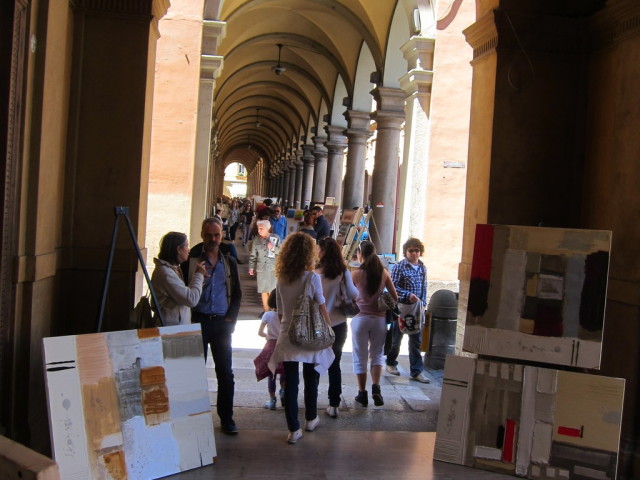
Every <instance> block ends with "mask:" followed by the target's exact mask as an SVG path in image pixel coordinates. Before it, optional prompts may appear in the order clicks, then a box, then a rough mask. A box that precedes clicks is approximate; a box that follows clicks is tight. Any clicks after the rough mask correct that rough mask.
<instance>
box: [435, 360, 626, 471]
mask: <svg viewBox="0 0 640 480" xmlns="http://www.w3.org/2000/svg"><path fill="white" fill-rule="evenodd" d="M624 384H625V381H624V379H621V378H610V377H604V376H600V375H589V374H584V373H575V372H568V371H562V370H555V369H548V368H539V367H534V366H526V365H519V364H512V363H505V362H493V361H486V360H477V359H473V358H468V357H456V356H451V355H449V356H447V359H446V363H445V370H444V377H443V384H442V395H441V397H440V410H439V415H438V426H437V433H436V443H435V449H434V459H436V460H441V461H445V462H449V463H455V464H459V465H466V466H469V467H475V468H480V469H484V470H491V471H494V472H500V473H504V474H509V475H514V476H517V477H525V478H532V479H545V480H548V479H568V480H571V479H585V478H591V479H613V478H615V476H616V469H617V463H618V447H619V443H620V428H621V422H622V404H623V397H624Z"/></svg>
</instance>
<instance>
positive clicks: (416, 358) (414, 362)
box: [387, 320, 424, 377]
mask: <svg viewBox="0 0 640 480" xmlns="http://www.w3.org/2000/svg"><path fill="white" fill-rule="evenodd" d="M405 336H406V337H409V365H410V371H411V376H412V377H415V376H416V375H419V374H421V373H422V371H423V370H424V366H423V363H422V354H421V353H420V342H421V339H422V335H420V334H415V335H405V334H403V333H402V332H401V331H400V327H399V326H398V321H397V320H396V321H393V322H391V348H390V349H389V353H388V354H387V365H390V366H392V367H395V366H397V365H398V360H397V358H398V354H399V353H400V344H401V343H402V337H405Z"/></svg>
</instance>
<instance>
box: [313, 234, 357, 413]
mask: <svg viewBox="0 0 640 480" xmlns="http://www.w3.org/2000/svg"><path fill="white" fill-rule="evenodd" d="M318 258H319V260H318V266H317V267H316V273H317V274H318V275H320V279H321V281H322V294H323V295H324V298H325V301H326V305H327V310H329V314H330V315H331V327H332V328H333V332H334V333H335V335H336V340H335V342H333V354H334V355H335V356H336V358H335V359H334V360H333V363H332V364H331V366H330V367H329V407H328V408H327V415H329V416H330V417H331V418H337V417H338V407H340V399H341V396H342V370H341V369H340V359H341V358H342V347H344V342H345V340H346V339H347V316H346V315H345V314H344V313H342V312H341V311H340V309H339V308H338V307H336V306H335V304H336V298H337V296H338V292H339V291H340V283H342V282H344V283H345V285H346V287H347V290H348V291H349V293H350V295H351V297H352V298H356V296H357V295H358V289H357V288H356V287H355V285H354V284H353V280H352V279H351V272H350V271H349V270H348V269H347V264H346V263H345V261H344V258H343V257H342V253H341V252H340V247H339V246H338V243H337V242H336V241H335V240H334V239H333V238H331V237H325V238H323V239H322V240H320V241H319V242H318Z"/></svg>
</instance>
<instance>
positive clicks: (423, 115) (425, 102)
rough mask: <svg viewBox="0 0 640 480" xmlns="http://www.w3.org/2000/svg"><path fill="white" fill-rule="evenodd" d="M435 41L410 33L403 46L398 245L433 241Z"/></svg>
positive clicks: (430, 243) (434, 230) (435, 230)
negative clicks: (413, 239) (409, 240)
mask: <svg viewBox="0 0 640 480" xmlns="http://www.w3.org/2000/svg"><path fill="white" fill-rule="evenodd" d="M434 42H435V39H433V38H424V37H411V38H410V39H409V41H408V42H407V43H406V44H404V45H403V46H402V52H403V54H404V57H405V58H406V59H407V63H408V67H409V71H408V72H407V73H406V74H405V75H403V76H402V77H401V78H400V88H402V89H403V90H404V91H405V93H406V94H407V97H406V111H405V121H406V123H405V127H404V149H403V161H402V164H401V167H400V182H399V195H398V213H399V214H398V230H397V237H396V244H397V245H399V244H401V242H404V241H405V240H406V239H407V238H409V237H418V238H421V239H422V241H423V242H426V244H429V245H432V242H430V241H429V238H425V235H426V234H427V233H425V232H429V231H430V230H429V229H425V223H426V221H425V219H426V211H427V198H428V197H427V194H428V190H429V176H428V173H429V135H430V132H429V130H430V128H429V127H430V101H431V84H432V81H433V71H432V69H433V47H434ZM441 164H442V162H440V165H441ZM432 198H433V197H432ZM436 198H437V197H436ZM441 200H444V199H443V198H441ZM433 232H434V234H436V232H437V229H436V228H434V229H433ZM440 233H442V232H440Z"/></svg>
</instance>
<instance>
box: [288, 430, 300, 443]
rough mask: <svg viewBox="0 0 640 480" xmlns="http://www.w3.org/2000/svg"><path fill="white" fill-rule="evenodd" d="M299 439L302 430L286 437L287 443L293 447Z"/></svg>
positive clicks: (290, 433)
mask: <svg viewBox="0 0 640 480" xmlns="http://www.w3.org/2000/svg"><path fill="white" fill-rule="evenodd" d="M301 438H302V430H300V429H298V430H296V431H295V432H289V436H287V442H288V443H290V444H291V445H293V444H294V443H296V442H297V441H298V440H300V439H301Z"/></svg>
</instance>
